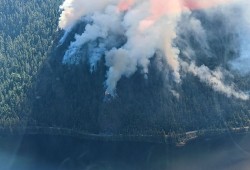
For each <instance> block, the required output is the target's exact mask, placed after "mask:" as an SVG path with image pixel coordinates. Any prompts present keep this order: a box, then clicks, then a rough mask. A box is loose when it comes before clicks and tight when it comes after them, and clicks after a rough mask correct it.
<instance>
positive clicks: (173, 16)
mask: <svg viewBox="0 0 250 170" xmlns="http://www.w3.org/2000/svg"><path fill="white" fill-rule="evenodd" d="M60 9H61V11H62V12H61V16H60V18H59V28H60V29H62V30H64V36H63V37H62V38H61V40H60V43H63V42H64V41H65V39H66V38H67V36H68V35H69V33H70V32H72V30H73V27H74V26H75V25H76V24H77V23H81V22H84V23H86V26H85V28H84V30H83V33H81V34H78V33H75V39H74V41H72V42H71V43H70V45H69V47H68V49H67V50H66V52H65V54H64V57H63V61H62V62H63V64H70V65H74V64H79V63H80V62H81V61H82V58H87V60H88V62H89V65H90V71H95V70H96V69H98V68H97V63H98V61H99V60H100V59H101V58H102V57H104V58H105V65H106V66H107V68H108V71H107V78H106V81H105V83H104V85H105V89H106V94H110V95H112V96H115V95H116V87H117V83H118V82H119V80H120V79H121V78H122V77H130V76H132V75H133V74H134V73H135V72H136V71H138V70H139V71H140V72H141V73H142V74H144V77H145V78H147V74H149V69H148V67H149V65H150V61H151V59H152V58H153V57H155V56H158V57H161V58H162V59H163V61H164V62H166V63H167V66H168V67H167V68H166V69H167V70H168V72H170V73H171V74H172V77H173V79H174V82H175V83H176V84H181V83H182V79H183V77H185V75H186V74H192V75H194V76H196V77H197V78H199V79H200V81H201V82H203V83H205V84H207V85H208V86H210V87H211V88H212V89H213V90H215V91H217V92H220V93H223V94H225V95H226V96H228V97H234V98H237V99H241V100H248V99H249V95H248V94H247V93H246V92H244V91H241V90H240V89H238V88H237V84H235V83H234V82H233V80H231V81H225V76H226V77H227V76H228V75H231V74H232V73H231V72H234V71H238V72H240V73H248V70H249V68H248V67H247V63H249V55H247V51H248V47H249V46H248V45H246V44H247V42H248V41H250V40H246V39H247V38H248V37H249V38H250V33H248V29H247V28H248V22H247V15H248V12H247V11H248V9H249V3H247V1H244V0H219V1H218V0H217V1H211V0H209V1H208V0H202V1H200V0H103V1H101V2H100V1H97V0H93V1H87V0H65V1H64V3H63V4H62V5H61V7H60ZM235 10H237V12H235ZM195 11H202V13H203V15H204V18H205V19H207V20H211V19H213V18H216V17H218V16H220V17H222V18H224V19H225V20H226V22H225V23H224V25H223V27H224V29H225V32H229V31H234V32H235V33H236V34H237V35H239V37H240V38H239V41H238V44H236V46H235V47H232V48H238V47H240V48H239V49H240V52H239V55H238V56H236V58H234V59H229V60H228V61H226V64H228V65H230V67H229V68H227V69H225V68H224V67H223V66H222V64H218V65H217V66H216V67H215V68H210V67H209V66H207V65H206V64H204V63H202V64H200V63H199V62H198V61H197V59H199V60H202V57H203V58H213V57H214V58H215V59H216V58H220V57H224V56H218V54H215V53H214V52H213V51H212V50H211V43H209V41H208V39H210V40H211V39H213V37H216V35H213V34H211V32H210V31H209V30H208V29H207V28H205V27H204V25H203V23H204V22H203V21H202V19H201V18H200V17H197V15H195ZM239 17H240V18H241V19H240V20H239ZM190 35H193V41H195V42H196V43H197V44H198V45H199V48H200V49H202V53H203V55H202V56H199V54H197V50H196V47H194V45H193V44H192V41H191V40H190V38H188V37H189V36H190ZM245 35H249V36H245ZM83 47H86V48H88V53H87V55H84V54H82V55H80V57H79V54H78V52H79V51H80V50H81V48H83ZM197 48H198V47H197ZM246 61H247V62H246ZM218 63H219V61H218ZM166 69H164V70H166ZM230 77H233V76H230ZM176 94H177V95H178V92H176Z"/></svg>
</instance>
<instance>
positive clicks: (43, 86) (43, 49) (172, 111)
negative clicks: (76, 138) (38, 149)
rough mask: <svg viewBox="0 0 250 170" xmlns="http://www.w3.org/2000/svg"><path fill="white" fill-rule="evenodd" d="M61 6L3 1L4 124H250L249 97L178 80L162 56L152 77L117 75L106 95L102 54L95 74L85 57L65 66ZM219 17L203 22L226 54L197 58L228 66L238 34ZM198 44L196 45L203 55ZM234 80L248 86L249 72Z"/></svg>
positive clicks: (137, 130)
mask: <svg viewBox="0 0 250 170" xmlns="http://www.w3.org/2000/svg"><path fill="white" fill-rule="evenodd" d="M60 4H61V1H60V0H43V1H37V0H1V1H0V65H1V67H0V125H1V126H4V127H12V126H45V127H51V126H52V127H66V128H72V129H75V130H80V131H86V132H91V133H98V134H100V133H102V134H161V133H163V132H165V133H171V132H185V131H191V130H201V129H217V128H227V127H243V126H248V125H249V120H250V102H249V101H241V100H238V99H234V98H229V97H227V96H225V95H223V94H220V93H218V92H215V91H213V90H212V89H211V88H210V87H209V86H208V85H206V84H204V83H201V82H200V81H199V80H198V78H196V77H194V76H192V75H186V77H185V79H183V82H182V83H181V84H179V85H176V84H175V83H174V82H173V80H172V79H171V76H169V77H168V78H166V76H164V74H163V73H162V72H160V71H159V70H158V69H157V67H156V65H157V61H158V60H159V59H158V58H157V57H155V58H153V59H152V61H151V64H150V66H149V74H148V78H147V79H145V78H144V77H143V75H141V74H140V72H139V71H138V72H137V73H136V74H134V75H133V76H132V77H130V78H122V79H121V80H120V81H119V83H118V85H117V96H116V97H114V98H112V97H110V96H105V89H104V87H103V82H104V81H105V76H106V70H107V68H106V66H105V64H104V63H105V61H104V59H102V60H101V61H100V62H99V63H98V69H97V70H96V71H95V72H90V71H89V66H88V65H87V64H86V61H82V62H81V63H80V64H79V65H76V66H68V65H63V64H62V57H63V55H64V53H65V51H66V48H67V47H68V46H69V44H70V41H71V40H72V39H74V36H73V35H69V36H68V38H67V39H66V41H65V42H64V43H63V44H62V45H60V46H58V41H59V39H60V37H61V36H62V34H63V31H61V30H57V25H58V17H59V11H58V9H59V5H60ZM201 16H202V15H201ZM213 22H217V23H213ZM219 22H220V21H204V23H203V24H204V26H205V27H207V28H208V29H210V27H211V25H215V24H216V25H217V27H213V28H211V29H210V30H211V32H213V33H215V34H216V33H217V34H220V36H217V39H211V40H210V41H211V44H210V47H211V50H212V51H213V53H219V54H218V56H220V58H219V57H218V58H206V60H203V59H202V58H199V60H201V61H200V63H201V64H204V63H205V64H206V65H207V66H209V67H215V66H216V65H217V64H218V63H219V64H223V63H224V65H225V68H226V67H227V65H226V62H225V61H227V60H228V57H231V58H233V57H237V50H234V49H228V48H229V47H231V45H230V44H231V43H234V42H233V38H232V37H234V36H236V37H237V35H231V34H225V35H223V36H221V33H222V32H223V27H222V25H220V24H218V23H219ZM82 27H84V24H78V25H77V26H75V28H74V31H75V32H77V31H78V32H80V31H81V30H82V29H81V28H82ZM190 36H192V35H190ZM190 38H191V39H192V37H190ZM194 46H195V42H194ZM199 50H201V49H198V47H197V51H198V52H197V53H200V54H201V56H202V51H199ZM221 56H222V57H221ZM218 60H219V62H218ZM229 79H230V77H229ZM233 80H234V81H235V82H237V85H238V87H239V88H240V89H243V90H249V88H250V85H249V84H250V78H249V76H242V75H240V74H238V73H234V79H233ZM228 81H229V80H228ZM173 89H174V90H173ZM176 91H178V93H179V94H178V95H177V94H176Z"/></svg>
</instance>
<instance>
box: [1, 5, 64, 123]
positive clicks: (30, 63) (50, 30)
mask: <svg viewBox="0 0 250 170" xmlns="http://www.w3.org/2000/svg"><path fill="white" fill-rule="evenodd" d="M59 4H60V1H59V0H45V1H37V0H22V1H21V0H18V1H16V0H1V1H0V114H1V116H0V122H1V124H2V125H6V126H9V125H15V124H19V123H20V121H21V120H23V118H24V116H25V115H27V114H28V113H29V106H28V103H27V95H28V93H29V91H30V89H31V87H32V82H33V81H34V80H35V79H36V75H37V73H38V72H39V69H40V67H41V65H42V64H43V63H44V60H45V59H46V58H47V57H48V53H49V51H50V48H51V46H52V43H53V34H54V33H55V30H56V27H57V18H58V6H59Z"/></svg>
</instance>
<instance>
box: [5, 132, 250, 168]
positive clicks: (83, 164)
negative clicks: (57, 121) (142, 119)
mask: <svg viewBox="0 0 250 170" xmlns="http://www.w3.org/2000/svg"><path fill="white" fill-rule="evenodd" d="M249 169H250V136H249V135H241V136H230V135H227V136H224V137H220V138H213V139H209V138H206V139H199V140H195V141H192V142H190V143H189V144H187V145H186V146H184V147H176V146H169V145H160V144H149V143H142V142H137V143H136V142H97V141H86V140H79V139H76V138H68V137H58V136H56V137H55V136H44V135H36V136H23V137H1V138H0V170H249Z"/></svg>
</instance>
